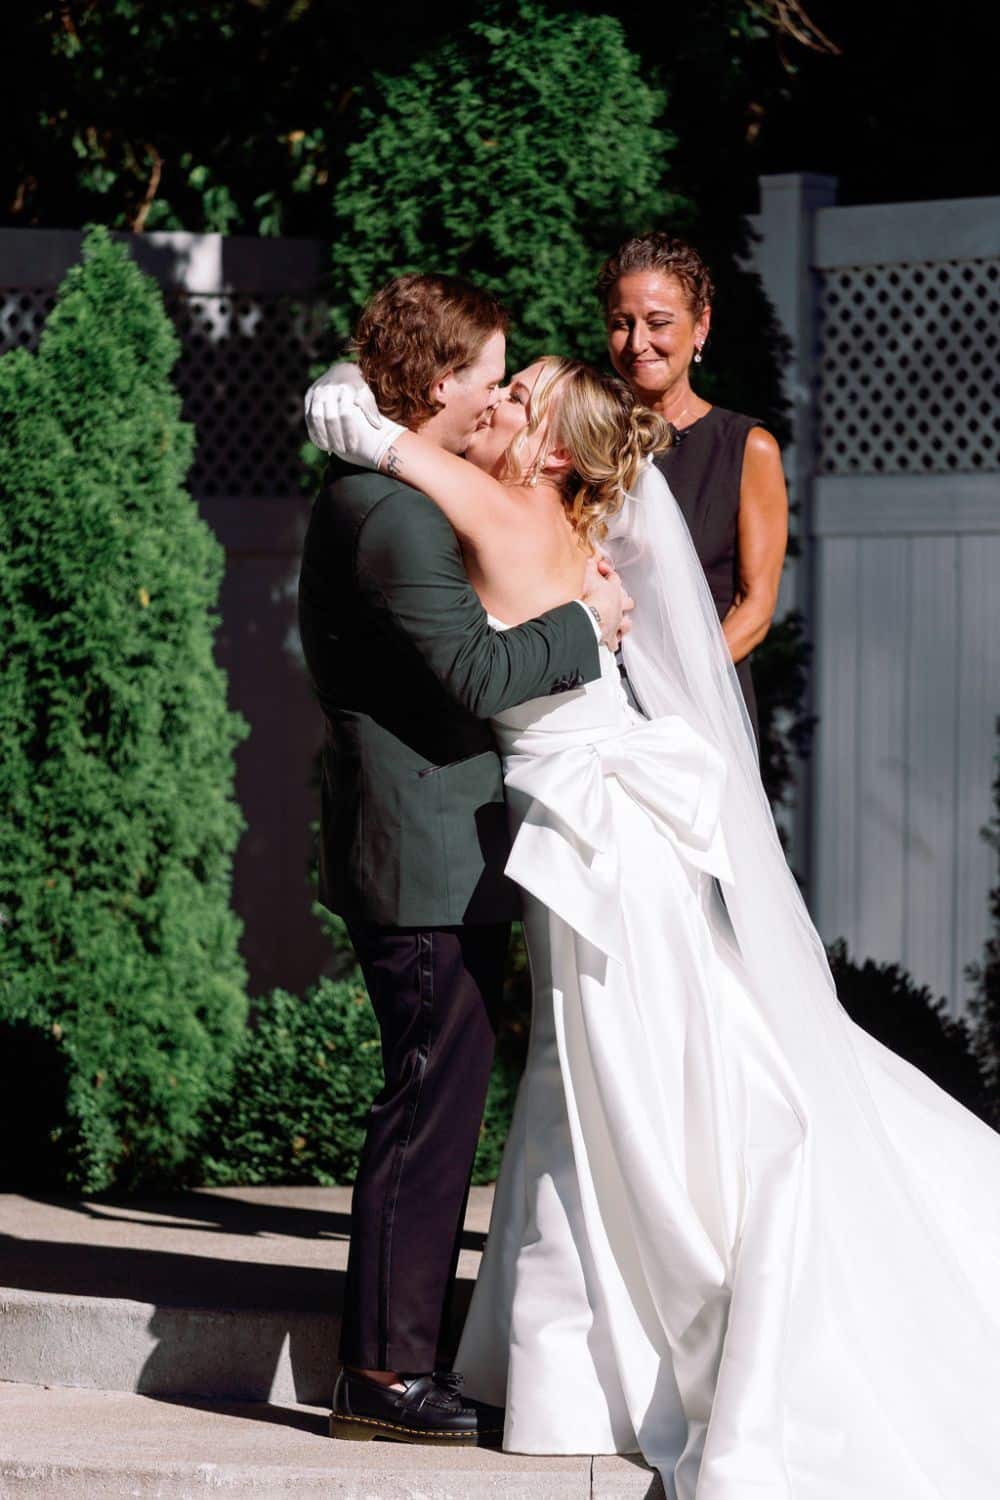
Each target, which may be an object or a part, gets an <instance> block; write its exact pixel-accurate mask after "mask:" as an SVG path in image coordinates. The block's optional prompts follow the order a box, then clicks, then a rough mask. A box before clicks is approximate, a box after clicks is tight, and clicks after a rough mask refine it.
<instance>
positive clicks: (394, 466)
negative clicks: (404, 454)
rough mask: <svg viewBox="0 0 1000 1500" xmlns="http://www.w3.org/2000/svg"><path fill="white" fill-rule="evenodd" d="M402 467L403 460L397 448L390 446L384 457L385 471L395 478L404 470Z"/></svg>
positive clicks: (383, 465) (383, 466) (391, 477)
mask: <svg viewBox="0 0 1000 1500" xmlns="http://www.w3.org/2000/svg"><path fill="white" fill-rule="evenodd" d="M402 467H403V460H402V459H401V458H400V456H399V454H398V453H397V452H396V450H395V448H390V449H389V451H388V453H387V454H386V455H385V458H383V460H382V468H383V471H384V472H385V473H386V474H388V475H389V477H390V479H395V478H396V477H397V475H398V474H399V473H400V471H401V470H402Z"/></svg>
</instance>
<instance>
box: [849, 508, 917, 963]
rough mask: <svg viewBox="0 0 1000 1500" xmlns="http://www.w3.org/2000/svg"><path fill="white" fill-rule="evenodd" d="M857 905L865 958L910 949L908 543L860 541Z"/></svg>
mask: <svg viewBox="0 0 1000 1500" xmlns="http://www.w3.org/2000/svg"><path fill="white" fill-rule="evenodd" d="M857 547H858V551H857V562H858V573H859V589H858V603H859V608H858V614H857V631H858V647H857V659H858V683H857V692H858V725H857V728H858V744H857V779H858V856H857V871H858V903H857V916H856V928H855V937H854V948H855V951H856V954H857V955H859V956H860V957H863V958H877V959H882V960H888V961H892V960H898V958H899V955H900V953H901V952H902V951H903V934H904V910H903V908H904V889H905V860H904V846H905V838H906V817H907V796H906V766H905V761H904V745H905V723H906V707H907V682H906V670H905V663H906V642H907V638H908V624H909V609H910V571H909V557H908V547H907V544H906V543H905V542H903V541H900V539H899V538H895V537H894V538H891V539H882V538H878V539H871V540H869V539H865V541H863V542H860V543H858V544H857Z"/></svg>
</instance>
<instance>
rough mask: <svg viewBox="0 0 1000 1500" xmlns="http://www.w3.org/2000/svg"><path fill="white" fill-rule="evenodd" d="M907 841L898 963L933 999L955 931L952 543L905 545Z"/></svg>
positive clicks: (948, 968)
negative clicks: (908, 603) (908, 587)
mask: <svg viewBox="0 0 1000 1500" xmlns="http://www.w3.org/2000/svg"><path fill="white" fill-rule="evenodd" d="M908 547H909V553H910V566H911V580H912V591H913V592H912V609H911V612H910V619H909V632H908V640H909V659H908V663H907V679H908V687H909V692H908V702H907V724H906V741H905V744H906V758H907V772H908V776H907V790H908V799H907V801H908V807H907V839H906V888H905V904H904V913H905V922H904V946H903V958H904V960H905V962H906V964H907V967H908V968H909V969H910V970H911V971H912V973H913V975H914V977H915V978H916V979H918V980H919V981H920V982H921V983H923V984H928V985H930V987H931V988H932V989H933V990H934V992H935V993H936V994H939V995H947V994H949V993H950V991H951V986H952V980H953V976H954V969H953V934H954V928H955V888H954V876H955V860H956V857H957V853H958V848H957V842H956V837H955V776H956V764H957V762H956V749H957V740H958V734H957V715H958V661H957V655H958V588H957V559H958V543H957V540H956V539H954V538H951V537H941V538H937V537H935V538H927V537H916V538H914V539H913V540H912V541H910V542H909V543H908Z"/></svg>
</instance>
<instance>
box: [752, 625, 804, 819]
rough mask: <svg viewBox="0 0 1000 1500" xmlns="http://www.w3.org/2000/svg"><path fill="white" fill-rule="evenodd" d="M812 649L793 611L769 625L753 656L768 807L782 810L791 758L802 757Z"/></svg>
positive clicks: (788, 798)
mask: <svg viewBox="0 0 1000 1500" xmlns="http://www.w3.org/2000/svg"><path fill="white" fill-rule="evenodd" d="M811 657H812V647H811V645H810V644H809V642H808V641H807V640H806V639H805V636H804V634H803V628H802V616H801V615H800V614H798V613H797V612H795V611H793V612H792V613H791V614H788V615H786V616H785V618H784V619H783V620H779V621H777V623H776V624H774V625H772V626H771V629H770V631H769V632H768V635H767V638H766V639H765V640H764V641H763V642H762V643H761V644H760V645H759V646H758V647H757V649H756V650H755V651H754V654H753V682H754V688H755V690H756V693H757V711H758V718H759V725H760V774H761V779H762V781H763V783H764V789H765V791H766V792H767V795H768V798H769V800H770V803H771V806H772V808H774V810H775V811H776V812H777V810H778V808H779V807H783V806H787V805H788V804H789V802H790V801H791V797H792V791H793V787H794V778H795V765H794V758H795V757H796V756H807V755H808V754H809V749H810V745H811V743H812V732H813V726H814V724H815V719H813V718H811V717H810V716H809V715H808V714H806V713H805V711H804V709H803V707H802V705H803V702H804V701H805V695H806V687H807V684H808V675H809V662H810V660H811Z"/></svg>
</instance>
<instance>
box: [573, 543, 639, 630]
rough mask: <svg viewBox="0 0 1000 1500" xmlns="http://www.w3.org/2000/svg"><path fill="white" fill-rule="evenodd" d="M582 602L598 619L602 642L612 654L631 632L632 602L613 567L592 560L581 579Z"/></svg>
mask: <svg viewBox="0 0 1000 1500" xmlns="http://www.w3.org/2000/svg"><path fill="white" fill-rule="evenodd" d="M582 598H583V602H584V604H586V605H587V606H588V608H591V609H596V610H597V613H598V615H599V616H600V628H601V640H602V641H603V642H604V644H605V645H606V646H607V647H608V648H609V649H610V650H612V651H615V650H617V648H618V646H619V645H620V644H621V640H622V637H623V636H625V635H628V633H629V631H630V630H631V629H632V621H631V620H630V619H629V614H630V613H631V611H632V610H633V609H634V608H635V600H634V599H632V598H630V597H629V595H628V594H626V592H625V589H624V587H623V585H622V581H621V579H620V578H619V577H618V574H617V573H616V572H615V570H614V566H613V564H612V563H610V562H609V561H608V559H607V558H605V557H598V558H591V559H590V561H589V562H588V563H587V571H586V573H585V574H584V579H583V595H582Z"/></svg>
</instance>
